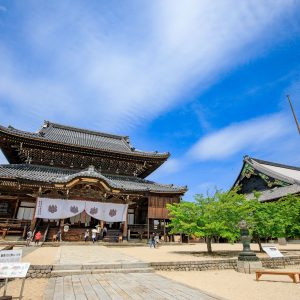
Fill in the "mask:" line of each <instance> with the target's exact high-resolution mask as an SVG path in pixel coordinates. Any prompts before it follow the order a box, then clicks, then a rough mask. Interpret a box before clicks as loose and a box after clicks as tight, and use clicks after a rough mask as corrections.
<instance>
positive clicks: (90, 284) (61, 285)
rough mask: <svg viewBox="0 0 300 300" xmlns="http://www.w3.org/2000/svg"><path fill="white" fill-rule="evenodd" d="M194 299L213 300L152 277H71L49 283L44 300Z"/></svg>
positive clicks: (167, 280) (157, 276) (106, 275)
mask: <svg viewBox="0 0 300 300" xmlns="http://www.w3.org/2000/svg"><path fill="white" fill-rule="evenodd" d="M56 299H69V300H71V299H80V300H81V299H88V300H93V299H101V300H106V299H151V300H152V299H161V300H162V299H197V300H216V299H220V298H217V297H215V296H210V295H208V294H206V293H204V292H202V291H200V290H197V289H194V288H191V287H188V286H186V285H184V284H181V283H177V282H176V281H172V280H170V279H167V278H164V277H162V276H160V275H157V274H153V273H142V274H141V273H139V274H134V273H129V274H95V275H72V276H66V277H59V278H51V279H49V283H48V287H47V289H46V291H45V294H44V300H56Z"/></svg>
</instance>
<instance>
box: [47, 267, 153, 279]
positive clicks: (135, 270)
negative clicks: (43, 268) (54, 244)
mask: <svg viewBox="0 0 300 300" xmlns="http://www.w3.org/2000/svg"><path fill="white" fill-rule="evenodd" d="M152 272H154V269H153V268H131V269H93V270H91V269H87V270H76V269H74V270H53V271H52V272H51V277H64V276H70V275H86V274H104V273H125V274H128V273H152Z"/></svg>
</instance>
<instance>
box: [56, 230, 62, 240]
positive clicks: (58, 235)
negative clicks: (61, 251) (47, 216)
mask: <svg viewBox="0 0 300 300" xmlns="http://www.w3.org/2000/svg"><path fill="white" fill-rule="evenodd" d="M56 240H57V241H58V242H61V230H60V229H59V230H58V231H57V234H56Z"/></svg>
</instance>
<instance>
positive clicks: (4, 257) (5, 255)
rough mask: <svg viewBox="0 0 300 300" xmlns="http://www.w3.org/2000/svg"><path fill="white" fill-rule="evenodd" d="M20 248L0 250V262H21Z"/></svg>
mask: <svg viewBox="0 0 300 300" xmlns="http://www.w3.org/2000/svg"><path fill="white" fill-rule="evenodd" d="M21 258H22V250H2V251H0V263H13V262H21Z"/></svg>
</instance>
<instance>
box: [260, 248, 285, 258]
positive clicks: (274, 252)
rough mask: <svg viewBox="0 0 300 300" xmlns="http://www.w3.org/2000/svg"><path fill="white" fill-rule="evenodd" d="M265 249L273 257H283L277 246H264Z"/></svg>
mask: <svg viewBox="0 0 300 300" xmlns="http://www.w3.org/2000/svg"><path fill="white" fill-rule="evenodd" d="M262 248H263V250H264V251H265V252H266V253H267V254H268V255H269V256H270V257H271V258H276V257H283V254H282V253H281V252H280V251H279V250H278V249H277V248H276V247H275V246H263V247H262Z"/></svg>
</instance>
